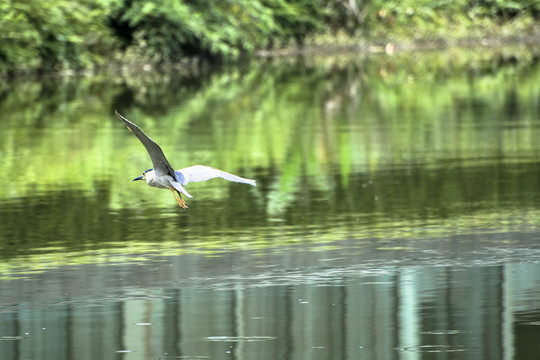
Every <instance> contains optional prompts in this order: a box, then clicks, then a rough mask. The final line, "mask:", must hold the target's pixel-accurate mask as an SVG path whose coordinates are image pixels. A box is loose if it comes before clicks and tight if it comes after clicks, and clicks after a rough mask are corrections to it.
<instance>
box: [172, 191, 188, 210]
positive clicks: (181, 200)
mask: <svg viewBox="0 0 540 360" xmlns="http://www.w3.org/2000/svg"><path fill="white" fill-rule="evenodd" d="M169 189H171V191H172V193H173V195H174V198H175V199H176V202H177V203H178V205H180V207H181V208H183V209H187V208H188V206H187V205H186V202H185V201H184V199H182V194H180V192H179V191H178V190H176V189H175V188H173V187H172V186H171V187H169ZM176 194H178V196H176Z"/></svg>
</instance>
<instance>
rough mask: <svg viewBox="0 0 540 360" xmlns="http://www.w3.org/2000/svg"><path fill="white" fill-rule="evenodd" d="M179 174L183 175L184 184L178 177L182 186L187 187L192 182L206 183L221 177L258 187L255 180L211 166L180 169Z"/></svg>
mask: <svg viewBox="0 0 540 360" xmlns="http://www.w3.org/2000/svg"><path fill="white" fill-rule="evenodd" d="M178 172H180V173H181V174H182V175H183V182H182V181H180V180H181V179H179V178H180V177H179V176H177V177H176V178H177V179H178V180H179V181H180V183H181V184H182V185H187V184H188V183H190V182H199V181H206V180H210V179H213V178H217V177H219V178H222V179H225V180H229V181H234V182H238V183H243V184H249V185H252V186H257V184H256V183H255V180H250V179H246V178H243V177H240V176H236V175H233V174H230V173H228V172H225V171H221V170H218V169H214V168H213V167H209V166H203V165H195V166H190V167H187V168H183V169H180V170H178Z"/></svg>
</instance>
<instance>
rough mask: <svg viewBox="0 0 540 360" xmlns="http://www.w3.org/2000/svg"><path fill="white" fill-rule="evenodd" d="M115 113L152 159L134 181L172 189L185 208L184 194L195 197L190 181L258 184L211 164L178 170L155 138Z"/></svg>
mask: <svg viewBox="0 0 540 360" xmlns="http://www.w3.org/2000/svg"><path fill="white" fill-rule="evenodd" d="M114 113H115V114H116V116H118V118H119V119H120V120H121V121H122V122H123V123H124V125H126V127H127V128H128V129H129V131H131V132H132V133H133V134H135V136H136V137H137V138H138V139H139V140H140V142H141V143H142V144H143V145H144V147H145V148H146V151H148V155H150V160H152V166H153V168H152V169H148V170H145V171H143V173H142V175H141V176H138V177H136V178H135V179H133V181H135V180H146V183H147V184H148V185H150V186H153V187H157V188H160V189H169V190H171V191H172V193H173V195H174V198H175V199H176V202H177V203H178V205H180V207H182V208H184V209H187V207H188V206H187V205H186V202H185V200H184V199H183V198H182V194H184V195H186V196H187V197H188V198H190V199H191V198H193V196H191V195H190V194H189V193H188V192H187V191H186V189H185V188H184V186H185V185H187V184H189V183H190V182H199V181H206V180H210V179H213V178H217V177H219V178H222V179H225V180H229V181H234V182H238V183H242V184H249V185H252V186H257V184H256V183H255V180H250V179H245V178H243V177H240V176H236V175H233V174H230V173H228V172H225V171H221V170H218V169H214V168H212V167H209V166H203V165H194V166H190V167H187V168H183V169H180V170H176V171H175V170H173V168H172V166H171V165H170V164H169V161H168V160H167V158H166V157H165V155H164V154H163V151H162V150H161V148H160V147H159V145H158V144H157V143H156V142H155V141H154V140H152V139H150V138H149V137H148V136H147V135H146V134H145V133H144V132H143V131H142V130H141V129H139V127H138V126H137V125H135V124H134V123H132V122H131V121H129V120H128V119H126V118H125V117H123V116H122V115H120V114H119V113H118V111H116V110H115V111H114Z"/></svg>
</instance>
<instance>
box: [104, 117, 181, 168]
mask: <svg viewBox="0 0 540 360" xmlns="http://www.w3.org/2000/svg"><path fill="white" fill-rule="evenodd" d="M114 113H115V114H116V116H118V118H119V119H120V120H122V122H123V123H124V124H125V125H126V127H127V128H128V129H129V131H131V132H132V133H133V134H135V136H136V137H137V138H138V139H139V140H140V141H141V143H142V144H143V145H144V147H145V148H146V151H148V155H150V160H152V165H153V167H154V171H155V172H156V175H157V176H163V175H171V176H172V177H174V169H173V168H172V166H171V164H169V161H167V158H166V157H165V155H164V154H163V150H161V148H160V147H159V145H158V144H156V142H155V141H154V140H152V139H150V138H149V137H148V136H147V135H146V134H145V133H144V132H143V131H142V130H141V129H139V127H138V126H137V125H135V124H134V123H132V122H131V121H129V120H128V119H126V118H125V117H123V116H122V115H120V114H119V113H118V111H116V110H114Z"/></svg>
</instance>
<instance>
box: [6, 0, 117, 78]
mask: <svg viewBox="0 0 540 360" xmlns="http://www.w3.org/2000/svg"><path fill="white" fill-rule="evenodd" d="M114 2H115V0H98V1H90V0H79V1H56V0H41V1H24V0H13V1H4V2H0V13H1V14H2V16H1V17H0V28H1V29H2V31H1V32H0V74H2V73H6V72H17V71H22V70H27V69H62V68H68V67H88V66H90V65H92V64H96V63H98V64H99V63H100V62H101V61H103V57H104V56H105V55H107V54H109V53H110V52H111V50H112V47H113V44H114V40H113V38H112V37H111V33H110V31H109V29H108V27H107V25H106V24H105V21H104V19H106V14H107V11H108V8H109V7H110V6H112V5H114Z"/></svg>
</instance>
